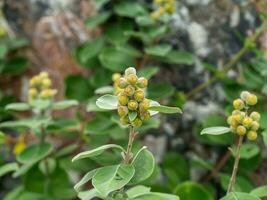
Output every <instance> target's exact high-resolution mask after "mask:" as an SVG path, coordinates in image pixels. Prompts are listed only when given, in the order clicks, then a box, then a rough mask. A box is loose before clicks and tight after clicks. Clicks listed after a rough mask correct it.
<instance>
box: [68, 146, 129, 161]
mask: <svg viewBox="0 0 267 200" xmlns="http://www.w3.org/2000/svg"><path fill="white" fill-rule="evenodd" d="M110 148H116V149H119V150H121V151H122V152H124V149H123V148H122V147H121V146H119V145H117V144H107V145H103V146H101V147H98V148H96V149H93V150H90V151H84V152H82V153H79V154H78V155H76V156H75V157H74V158H73V159H72V162H74V161H76V160H80V159H83V158H90V157H93V156H98V155H100V154H101V153H103V152H104V151H105V150H106V149H110Z"/></svg>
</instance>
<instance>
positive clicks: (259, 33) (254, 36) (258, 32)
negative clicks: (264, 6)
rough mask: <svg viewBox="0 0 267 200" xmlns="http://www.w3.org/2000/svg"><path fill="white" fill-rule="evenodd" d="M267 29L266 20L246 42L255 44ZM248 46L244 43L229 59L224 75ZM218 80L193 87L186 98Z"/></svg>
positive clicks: (213, 79) (211, 79)
mask: <svg viewBox="0 0 267 200" xmlns="http://www.w3.org/2000/svg"><path fill="white" fill-rule="evenodd" d="M266 27H267V20H265V21H263V23H262V24H261V26H260V27H259V28H258V29H257V30H256V32H255V33H254V34H253V35H252V36H250V37H248V38H247V40H248V39H249V40H250V42H252V43H253V42H256V40H257V39H258V38H259V36H260V35H261V34H262V32H263V31H265V30H266ZM249 48H250V47H249V46H248V45H247V44H246V43H245V44H244V46H243V47H242V48H241V49H240V50H239V51H238V52H237V53H236V54H235V55H234V56H233V57H232V59H230V60H229V61H228V62H227V63H226V64H225V65H224V66H223V67H222V68H223V70H222V71H223V72H224V73H226V72H227V71H229V70H230V69H231V68H232V67H233V66H234V65H235V64H236V63H237V62H238V61H239V60H240V58H241V57H242V56H243V55H244V54H245V53H246V52H247V51H248V50H249ZM218 79H220V76H216V75H215V76H213V77H211V78H210V79H209V80H208V81H206V82H204V83H202V84H200V85H198V86H197V87H195V88H194V89H193V90H191V91H190V92H188V93H187V94H186V98H187V99H189V98H191V97H193V96H194V95H195V94H197V93H198V92H200V91H202V90H204V89H205V88H206V87H208V86H209V85H210V84H212V83H213V82H215V81H216V80H218Z"/></svg>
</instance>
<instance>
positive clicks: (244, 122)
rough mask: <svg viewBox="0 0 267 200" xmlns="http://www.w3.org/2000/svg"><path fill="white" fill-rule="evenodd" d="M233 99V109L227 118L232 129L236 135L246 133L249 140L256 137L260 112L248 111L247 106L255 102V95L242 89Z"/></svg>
mask: <svg viewBox="0 0 267 200" xmlns="http://www.w3.org/2000/svg"><path fill="white" fill-rule="evenodd" d="M240 97H241V98H238V99H236V100H234V101H233V106H234V109H235V110H234V111H233V112H232V115H230V116H229V117H228V119H227V123H228V124H229V125H230V127H231V129H232V131H233V132H234V133H236V134H238V135H242V136H243V135H247V138H248V139H249V140H255V139H256V138H257V136H258V135H257V130H258V129H259V128H260V124H259V120H260V114H259V113H258V112H256V111H252V112H251V113H250V114H249V113H248V109H249V106H254V105H256V104H257V96H256V95H254V94H251V93H249V92H247V91H244V92H242V93H241V95H240Z"/></svg>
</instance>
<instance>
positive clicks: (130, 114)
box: [129, 111, 137, 122]
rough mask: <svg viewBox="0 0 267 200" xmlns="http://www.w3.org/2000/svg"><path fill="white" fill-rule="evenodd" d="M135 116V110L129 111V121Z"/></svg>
mask: <svg viewBox="0 0 267 200" xmlns="http://www.w3.org/2000/svg"><path fill="white" fill-rule="evenodd" d="M136 117H137V112H135V111H132V112H129V120H130V122H132V121H133V120H134V119H135V118H136Z"/></svg>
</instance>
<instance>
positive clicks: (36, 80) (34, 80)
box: [30, 76, 42, 87]
mask: <svg viewBox="0 0 267 200" xmlns="http://www.w3.org/2000/svg"><path fill="white" fill-rule="evenodd" d="M41 83H42V79H41V77H39V76H34V77H32V78H31V79H30V86H31V87H34V86H38V85H40V84H41Z"/></svg>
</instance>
